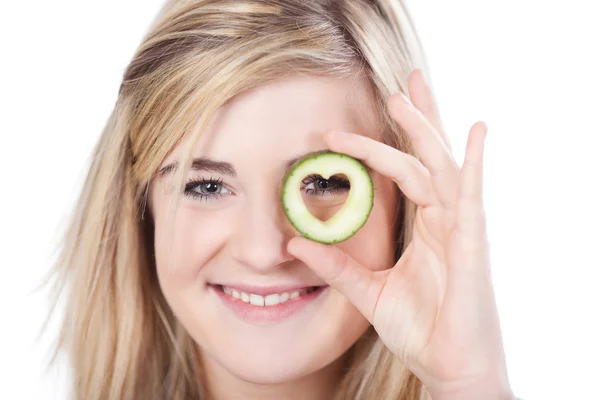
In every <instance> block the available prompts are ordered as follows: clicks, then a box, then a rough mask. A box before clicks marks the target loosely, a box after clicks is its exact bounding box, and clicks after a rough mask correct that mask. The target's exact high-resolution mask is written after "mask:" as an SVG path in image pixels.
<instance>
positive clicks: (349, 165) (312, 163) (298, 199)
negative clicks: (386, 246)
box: [281, 151, 374, 244]
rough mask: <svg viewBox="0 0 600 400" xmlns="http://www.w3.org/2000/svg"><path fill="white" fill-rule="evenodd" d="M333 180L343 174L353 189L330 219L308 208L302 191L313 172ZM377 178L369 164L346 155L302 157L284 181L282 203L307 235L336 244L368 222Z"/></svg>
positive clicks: (289, 215) (296, 224) (294, 223)
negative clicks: (302, 185)
mask: <svg viewBox="0 0 600 400" xmlns="http://www.w3.org/2000/svg"><path fill="white" fill-rule="evenodd" d="M312 174H315V175H320V176H321V177H323V179H329V178H330V177H331V176H333V175H337V174H343V175H345V176H346V177H347V179H348V181H349V182H350V190H349V193H348V197H347V198H346V202H345V203H344V205H343V206H342V208H341V209H340V210H339V211H338V212H337V213H335V214H334V215H333V216H332V217H331V218H329V219H328V220H327V221H321V220H320V219H318V218H316V217H315V216H314V215H312V214H311V212H310V211H309V210H308V209H307V207H306V205H305V204H304V200H303V198H302V193H301V192H300V184H301V183H302V180H303V179H304V178H306V177H307V176H309V175H312ZM373 197H374V191H373V181H372V179H371V176H370V175H369V172H368V170H367V168H366V167H365V165H364V164H363V163H362V162H360V161H359V160H357V159H355V158H353V157H350V156H348V155H346V154H341V153H335V152H330V151H324V152H320V153H317V154H313V155H310V156H308V157H305V158H303V159H300V160H298V161H297V162H296V163H294V165H293V166H292V167H291V168H290V171H289V173H288V174H287V175H286V177H285V178H284V180H283V187H282V190H281V203H282V205H283V209H284V212H285V215H286V217H287V219H288V220H289V221H290V223H291V224H292V225H293V226H294V228H295V229H296V230H297V231H298V232H299V233H300V234H301V235H302V236H304V237H306V238H308V239H310V240H313V241H315V242H319V243H324V244H333V243H339V242H343V241H345V240H347V239H349V238H350V237H352V236H354V235H355V234H356V233H357V232H358V231H359V230H360V229H361V228H362V227H363V226H364V224H365V223H366V222H367V219H368V218H369V215H370V214H371V210H372V209H373Z"/></svg>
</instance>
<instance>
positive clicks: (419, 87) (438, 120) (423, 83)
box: [408, 69, 452, 153]
mask: <svg viewBox="0 0 600 400" xmlns="http://www.w3.org/2000/svg"><path fill="white" fill-rule="evenodd" d="M408 90H409V93H410V99H411V101H412V103H413V104H414V105H415V107H417V108H418V109H419V110H420V111H421V112H422V113H423V115H424V116H425V118H427V120H428V121H429V123H430V124H431V125H432V126H433V128H434V129H435V130H436V131H437V132H438V133H439V135H440V137H441V138H442V140H443V141H444V144H445V145H446V147H447V148H448V151H450V153H452V145H451V143H450V140H449V139H448V136H447V135H446V131H445V130H444V126H443V124H442V117H441V116H440V112H439V110H438V107H437V104H436V102H435V101H434V99H433V89H432V88H431V86H429V84H428V83H427V79H426V78H425V73H424V71H423V70H422V69H415V70H414V71H413V72H412V73H411V74H410V77H409V78H408Z"/></svg>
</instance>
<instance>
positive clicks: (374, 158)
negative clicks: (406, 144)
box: [325, 131, 437, 207]
mask: <svg viewBox="0 0 600 400" xmlns="http://www.w3.org/2000/svg"><path fill="white" fill-rule="evenodd" d="M325 142H326V144H327V147H329V149H330V150H332V151H335V152H338V153H344V154H348V155H349V156H352V157H354V158H357V159H359V160H361V161H364V162H365V163H366V164H367V165H369V166H370V167H371V168H373V169H374V170H376V171H377V172H379V173H381V174H382V175H384V176H386V177H388V178H390V179H391V180H393V181H394V182H396V184H397V185H398V186H399V187H400V189H401V190H402V192H403V193H404V194H405V195H406V196H407V197H408V198H409V199H410V200H411V201H412V202H414V203H415V204H417V205H419V206H422V207H426V206H430V205H433V204H435V203H436V202H437V199H436V196H435V193H434V192H433V188H432V186H431V178H430V176H429V172H428V171H427V169H426V168H425V167H424V166H423V164H421V163H420V162H419V160H417V159H416V158H415V157H413V156H411V155H410V154H406V153H403V152H401V151H399V150H396V149H394V148H393V147H390V146H388V145H386V144H384V143H381V142H378V141H377V140H373V139H371V138H369V137H366V136H361V135H358V134H355V133H348V132H340V131H328V132H327V133H326V134H325Z"/></svg>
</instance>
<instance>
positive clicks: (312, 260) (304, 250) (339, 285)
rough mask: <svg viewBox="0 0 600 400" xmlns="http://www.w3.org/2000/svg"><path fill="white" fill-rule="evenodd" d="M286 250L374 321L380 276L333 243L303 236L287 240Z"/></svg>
mask: <svg viewBox="0 0 600 400" xmlns="http://www.w3.org/2000/svg"><path fill="white" fill-rule="evenodd" d="M288 252H289V253H290V254H291V255H292V256H294V257H295V258H297V259H298V260H300V261H302V262H304V263H305V264H306V265H307V266H308V267H309V268H310V269H312V270H313V271H314V272H315V274H317V275H318V276H319V277H320V278H321V279H323V280H324V281H325V282H327V283H328V284H329V285H330V286H331V287H333V288H334V289H336V290H337V291H338V292H340V293H341V294H342V295H343V296H344V297H346V298H347V299H348V300H349V301H350V302H351V303H352V304H354V306H355V307H356V308H357V309H358V310H359V311H360V312H361V313H362V314H363V315H364V316H365V318H367V319H368V320H369V322H371V324H373V315H374V314H375V307H376V306H377V300H378V299H379V295H380V294H381V290H382V289H383V283H384V277H383V275H381V274H377V273H376V272H374V271H371V270H369V269H368V268H366V267H364V266H362V265H360V264H359V263H358V262H356V261H355V260H354V259H352V257H350V256H349V255H347V254H346V253H344V252H343V251H342V250H340V249H339V248H337V247H336V246H334V245H326V244H322V243H318V242H314V241H312V240H309V239H306V238H304V237H302V236H296V237H294V238H292V239H291V240H290V241H289V243H288Z"/></svg>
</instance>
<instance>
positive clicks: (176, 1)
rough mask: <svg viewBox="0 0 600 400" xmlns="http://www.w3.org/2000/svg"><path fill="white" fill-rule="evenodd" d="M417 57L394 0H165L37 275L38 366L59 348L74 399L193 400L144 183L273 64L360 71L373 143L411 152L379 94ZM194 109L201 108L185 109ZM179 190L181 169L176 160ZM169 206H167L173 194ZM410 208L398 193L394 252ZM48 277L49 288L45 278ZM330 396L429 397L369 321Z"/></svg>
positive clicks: (193, 366)
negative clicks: (50, 340) (375, 135)
mask: <svg viewBox="0 0 600 400" xmlns="http://www.w3.org/2000/svg"><path fill="white" fill-rule="evenodd" d="M415 68H420V69H421V70H423V71H424V72H425V74H426V75H428V74H427V71H428V68H427V65H426V61H425V57H424V54H423V52H422V49H421V44H420V41H419V38H418V36H417V34H416V31H415V29H414V26H413V23H412V20H411V18H410V16H409V13H408V11H407V9H406V6H405V5H404V4H402V2H401V1H400V0H379V1H376V0H339V1H336V0H311V1H301V0H229V1H216V0H168V1H167V2H166V3H165V5H164V6H163V8H162V10H161V11H160V13H159V14H158V16H157V18H156V20H155V21H154V22H153V23H152V24H151V25H150V27H149V29H148V32H147V33H146V36H145V38H144V39H143V41H142V43H141V45H140V46H139V48H138V50H137V52H136V53H135V55H134V57H133V59H132V61H131V62H130V64H129V65H128V67H127V69H126V71H125V74H124V77H123V81H122V85H121V87H120V90H119V95H118V99H117V101H116V104H115V107H114V109H113V112H112V114H111V115H110V118H109V119H108V121H107V123H106V126H105V128H104V130H103V132H102V135H101V137H100V139H99V141H98V143H97V145H96V148H95V149H94V151H93V156H92V159H91V165H90V167H89V171H88V174H87V178H86V180H85V183H84V185H83V188H82V191H81V194H80V196H79V198H78V202H77V206H76V208H75V210H74V212H73V214H72V217H71V218H72V219H71V220H70V223H69V225H68V226H67V229H66V230H65V232H64V236H63V237H62V238H61V239H62V242H61V243H60V244H61V246H60V250H59V256H58V258H57V260H56V262H55V264H54V265H53V266H52V269H51V270H50V272H49V275H48V276H47V277H46V278H45V281H44V284H46V285H49V286H51V287H50V289H51V291H52V298H51V304H52V307H51V309H50V312H49V314H48V319H47V320H46V322H45V324H44V327H43V328H42V329H45V327H46V324H47V323H48V320H49V319H50V317H51V315H53V314H54V313H55V312H56V309H57V308H56V306H57V304H58V302H59V300H60V299H61V295H62V296H64V298H65V299H66V303H65V304H66V306H65V307H66V309H65V310H64V318H63V319H62V320H61V325H60V328H61V329H60V334H59V337H58V340H57V343H56V348H55V349H54V353H53V357H52V359H51V361H50V363H49V365H51V364H52V363H54V362H55V360H56V357H57V355H58V354H59V353H60V352H64V353H65V354H66V356H67V357H68V360H69V364H70V365H71V372H72V374H73V376H72V382H73V386H72V390H73V392H74V396H75V398H76V399H85V400H92V399H102V400H105V399H111V400H113V399H114V400H117V399H118V400H122V399H147V400H150V399H156V400H159V399H170V400H183V399H206V396H207V394H206V393H207V392H206V387H205V383H204V379H203V374H202V371H201V370H200V369H201V367H200V363H199V362H198V360H197V357H198V356H197V355H196V351H195V350H194V349H195V343H194V342H193V340H192V338H191V337H190V336H189V334H188V333H187V332H186V331H185V330H184V329H183V328H182V326H181V325H180V324H179V323H178V321H177V320H176V318H175V317H174V315H173V313H172V312H171V310H170V308H169V306H168V305H167V302H166V300H165V299H164V297H163V295H162V293H161V290H160V288H159V285H158V280H157V276H156V271H155V264H154V258H153V254H154V253H153V251H154V244H153V240H154V225H153V221H152V217H151V216H150V215H149V213H148V211H147V210H146V208H147V205H146V198H147V194H148V189H149V187H150V184H151V182H152V180H153V178H154V177H155V176H156V171H157V169H158V167H159V166H160V164H161V163H162V162H163V160H164V159H165V157H166V156H167V155H168V154H169V152H170V151H171V150H172V149H173V147H174V146H175V145H176V144H178V143H179V142H180V141H181V139H182V138H183V137H184V135H186V134H190V133H191V134H192V135H193V140H192V141H191V143H190V146H189V147H188V148H187V151H186V152H185V155H184V157H183V159H182V161H181V164H180V165H189V163H190V160H191V152H192V149H193V147H194V144H195V143H196V141H197V139H198V137H199V136H200V134H201V132H202V130H203V129H204V127H205V126H206V124H207V121H209V120H210V119H211V118H212V116H213V115H214V114H215V112H216V110H217V109H218V108H219V107H220V106H222V105H223V104H225V103H226V102H227V101H228V100H229V99H231V98H233V97H234V96H236V95H237V94H239V93H240V92H242V91H245V90H247V89H250V88H253V87H255V86H257V85H260V84H262V83H265V82H268V81H271V80H274V79H278V78H281V77H282V76H284V75H286V74H291V73H298V74H305V75H312V76H315V75H321V76H323V75H324V76H328V77H331V78H332V79H339V78H346V77H350V78H356V77H358V76H359V75H361V76H365V77H366V78H367V79H368V81H369V83H370V84H371V85H370V86H371V87H372V91H373V95H374V98H375V99H376V104H375V107H376V109H377V110H378V120H379V122H380V127H381V128H380V129H381V134H382V140H383V142H385V143H387V144H389V145H390V146H393V147H395V148H398V149H401V150H402V151H404V152H407V153H410V154H414V151H413V148H412V146H411V144H410V142H409V140H408V138H407V136H406V135H405V133H404V132H403V131H402V129H401V128H400V126H399V125H398V124H397V123H396V122H395V121H394V120H393V119H391V118H390V117H389V116H388V114H387V112H386V99H387V98H388V97H389V96H390V95H391V94H393V93H395V92H398V91H402V92H404V93H408V76H409V74H410V72H411V71H412V70H413V69H415ZM198 117H200V118H198ZM176 172H177V175H176V181H177V182H178V183H177V185H176V187H175V188H174V189H175V190H176V191H177V192H178V193H181V192H182V188H183V184H184V179H185V175H186V169H185V168H178V169H177V170H176ZM175 197H176V198H177V199H176V200H175V201H174V202H173V203H172V207H173V208H172V211H174V210H175V209H176V207H177V203H178V199H179V196H175ZM414 213H415V206H414V204H413V203H411V202H410V201H408V200H407V199H406V198H404V197H401V201H400V204H399V209H398V216H399V218H397V221H396V222H395V223H396V224H397V232H398V234H397V239H398V240H397V243H396V245H397V251H396V254H397V257H399V256H400V254H401V253H402V252H403V251H404V249H405V248H406V246H407V245H408V243H409V242H410V239H411V234H412V232H411V229H412V225H413V220H414ZM50 283H51V285H50ZM347 358H348V363H347V369H346V373H345V375H344V377H343V379H342V381H341V382H340V385H339V392H338V394H337V398H338V399H344V400H346V399H354V400H372V399H377V400H399V399H403V400H417V399H426V398H429V397H428V394H427V392H426V390H424V387H423V385H422V384H421V382H420V381H419V380H418V379H417V378H416V376H415V375H413V374H412V373H411V372H410V371H409V370H408V369H407V368H406V367H405V366H404V365H403V364H402V363H401V362H400V361H399V360H398V358H396V357H395V356H393V354H391V352H390V351H389V350H387V348H386V347H385V346H384V345H383V344H382V342H381V341H380V340H379V338H378V337H377V335H376V333H375V331H374V330H373V329H372V327H371V328H370V329H369V330H368V331H367V332H366V333H365V334H364V335H363V336H362V337H361V338H360V339H359V340H358V341H357V343H356V344H355V345H354V346H353V347H352V348H351V350H350V351H349V352H348V355H347Z"/></svg>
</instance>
